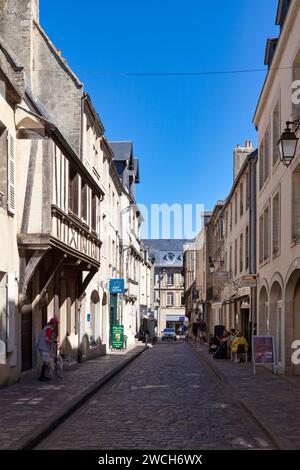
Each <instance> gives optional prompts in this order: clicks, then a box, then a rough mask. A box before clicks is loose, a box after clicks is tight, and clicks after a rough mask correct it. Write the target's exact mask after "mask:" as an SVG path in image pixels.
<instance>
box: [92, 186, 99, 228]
mask: <svg viewBox="0 0 300 470" xmlns="http://www.w3.org/2000/svg"><path fill="white" fill-rule="evenodd" d="M97 206H98V197H97V196H96V194H94V193H93V196H92V230H94V231H95V232H97Z"/></svg>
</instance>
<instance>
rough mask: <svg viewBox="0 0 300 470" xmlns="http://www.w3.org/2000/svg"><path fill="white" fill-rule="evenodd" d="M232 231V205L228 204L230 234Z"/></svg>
mask: <svg viewBox="0 0 300 470" xmlns="http://www.w3.org/2000/svg"><path fill="white" fill-rule="evenodd" d="M231 231H232V203H230V232H231Z"/></svg>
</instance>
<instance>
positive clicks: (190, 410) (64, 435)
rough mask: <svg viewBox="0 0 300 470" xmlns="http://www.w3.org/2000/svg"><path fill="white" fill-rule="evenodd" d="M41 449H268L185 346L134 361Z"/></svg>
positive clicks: (158, 348)
mask: <svg viewBox="0 0 300 470" xmlns="http://www.w3.org/2000/svg"><path fill="white" fill-rule="evenodd" d="M38 448H39V449H98V450H101V449H106V450H108V449H159V450H162V449H163V450H167V449H173V450H174V449H176V450H181V449H191V450H193V449H200V450H201V449H270V448H272V444H270V442H269V441H268V439H267V437H266V435H265V434H264V433H263V431H262V430H261V429H260V428H259V427H258V426H257V424H256V423H255V422H254V421H252V419H250V418H249V417H248V415H247V414H245V413H244V411H243V410H242V409H241V408H240V407H239V405H238V404H237V403H236V402H235V401H234V400H232V398H231V397H230V395H228V394H225V393H224V391H223V389H222V387H221V386H220V384H219V383H218V381H217V380H216V378H215V376H214V374H213V373H212V372H211V371H210V369H209V368H208V367H207V365H205V364H203V363H202V362H201V361H200V360H199V358H198V357H197V354H196V353H195V352H194V351H193V350H192V348H191V347H190V346H189V345H188V344H187V343H186V342H184V341H177V342H176V343H175V342H172V343H171V342H165V343H159V344H157V345H155V346H154V347H153V348H152V349H150V350H149V351H147V352H146V353H144V354H143V355H142V356H140V357H139V358H137V359H136V360H135V361H134V362H133V363H132V364H131V365H129V366H128V367H127V368H126V369H124V370H123V371H122V372H121V373H120V374H118V376H116V377H115V378H114V379H113V380H112V381H110V382H109V383H107V384H106V385H105V386H104V387H103V388H102V389H101V391H99V392H98V393H97V394H96V395H94V396H93V397H92V398H91V399H90V401H89V402H87V403H86V404H85V405H84V406H83V407H82V408H81V409H79V410H78V411H77V412H76V413H75V414H74V415H73V416H71V417H70V418H69V419H68V420H67V421H66V422H65V423H64V424H62V425H61V426H60V427H59V428H57V429H56V430H55V431H54V432H53V433H52V434H51V435H50V436H49V437H48V438H47V439H45V440H44V441H43V442H42V443H41V444H40V445H39V447H38Z"/></svg>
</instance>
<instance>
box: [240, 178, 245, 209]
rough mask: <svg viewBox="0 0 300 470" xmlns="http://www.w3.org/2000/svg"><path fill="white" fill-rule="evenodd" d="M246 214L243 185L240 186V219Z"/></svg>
mask: <svg viewBox="0 0 300 470" xmlns="http://www.w3.org/2000/svg"><path fill="white" fill-rule="evenodd" d="M243 213H244V185H243V183H241V185H240V217H242V215H243Z"/></svg>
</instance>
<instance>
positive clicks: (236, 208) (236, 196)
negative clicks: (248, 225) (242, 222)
mask: <svg viewBox="0 0 300 470" xmlns="http://www.w3.org/2000/svg"><path fill="white" fill-rule="evenodd" d="M237 220H238V195H237V192H236V193H235V198H234V223H235V224H236V223H237Z"/></svg>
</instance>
